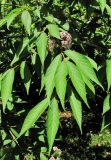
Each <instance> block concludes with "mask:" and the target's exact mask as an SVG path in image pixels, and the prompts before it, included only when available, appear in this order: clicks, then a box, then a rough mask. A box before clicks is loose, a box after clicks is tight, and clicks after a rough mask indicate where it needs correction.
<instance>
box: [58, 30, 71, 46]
mask: <svg viewBox="0 0 111 160" xmlns="http://www.w3.org/2000/svg"><path fill="white" fill-rule="evenodd" d="M60 37H61V39H62V41H61V45H62V48H70V47H71V45H72V36H71V34H70V33H68V32H60Z"/></svg>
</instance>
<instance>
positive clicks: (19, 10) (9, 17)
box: [7, 8, 22, 29]
mask: <svg viewBox="0 0 111 160" xmlns="http://www.w3.org/2000/svg"><path fill="white" fill-rule="evenodd" d="M21 11H22V10H21V8H18V9H16V10H15V11H13V13H12V14H10V16H8V18H7V28H8V29H9V27H10V25H11V23H12V22H13V20H14V19H15V18H16V17H17V16H18V15H19V14H20V13H21Z"/></svg>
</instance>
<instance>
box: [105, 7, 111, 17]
mask: <svg viewBox="0 0 111 160" xmlns="http://www.w3.org/2000/svg"><path fill="white" fill-rule="evenodd" d="M106 10H107V13H108V14H109V16H111V7H110V6H108V5H107V4H106Z"/></svg>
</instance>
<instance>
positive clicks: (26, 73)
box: [20, 61, 31, 94]
mask: <svg viewBox="0 0 111 160" xmlns="http://www.w3.org/2000/svg"><path fill="white" fill-rule="evenodd" d="M20 75H21V78H22V80H23V82H24V85H25V88H26V91H27V94H29V88H30V83H31V73H30V70H29V67H28V65H27V63H26V61H23V62H22V63H21V65H20Z"/></svg>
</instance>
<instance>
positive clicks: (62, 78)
mask: <svg viewBox="0 0 111 160" xmlns="http://www.w3.org/2000/svg"><path fill="white" fill-rule="evenodd" d="M67 74H68V72H67V66H66V62H65V61H63V62H62V63H61V64H60V65H59V67H58V69H57V73H56V75H55V87H56V92H57V94H58V96H59V98H60V101H61V104H62V107H63V109H64V99H65V94H66V87H67V81H66V76H67Z"/></svg>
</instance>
